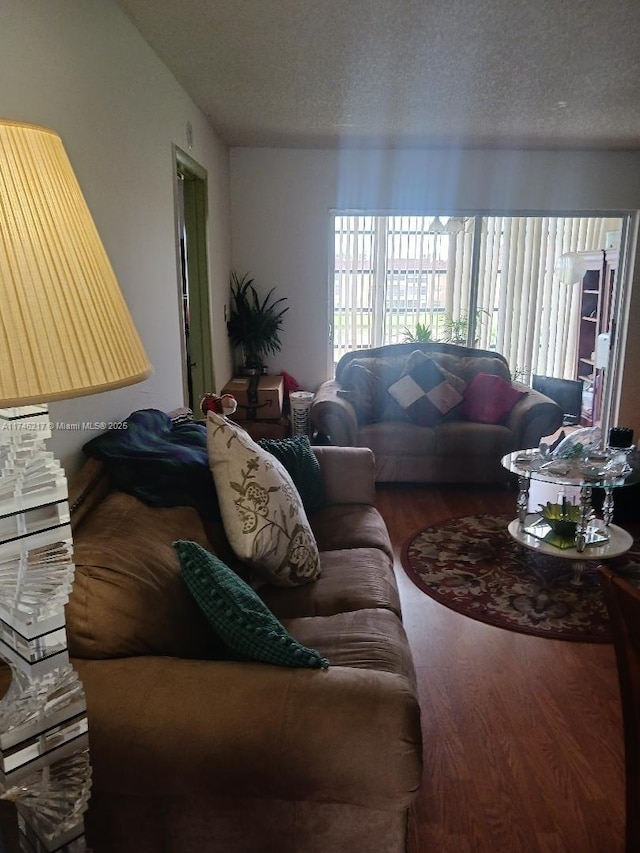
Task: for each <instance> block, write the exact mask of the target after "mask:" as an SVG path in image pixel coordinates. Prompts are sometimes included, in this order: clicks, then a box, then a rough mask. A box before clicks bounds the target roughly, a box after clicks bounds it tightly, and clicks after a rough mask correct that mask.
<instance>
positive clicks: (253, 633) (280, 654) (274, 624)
mask: <svg viewBox="0 0 640 853" xmlns="http://www.w3.org/2000/svg"><path fill="white" fill-rule="evenodd" d="M173 547H174V548H175V549H176V551H177V554H178V559H179V561H180V569H181V572H182V577H183V578H184V581H185V583H186V584H187V587H188V588H189V591H190V592H191V594H192V595H193V597H194V599H195V600H196V602H197V603H198V605H199V607H200V609H201V610H202V612H203V613H204V615H205V616H206V617H207V619H208V620H209V622H210V623H211V625H212V627H213V629H214V631H215V632H216V634H218V636H219V637H220V639H221V640H222V641H223V642H224V643H225V645H226V646H228V647H229V649H231V650H232V651H233V652H235V653H236V654H237V655H238V656H240V657H241V658H244V659H245V660H253V661H261V662H262V663H272V664H275V665H276V666H296V667H309V668H312V669H327V667H328V666H329V661H328V660H326V659H325V658H323V657H322V656H321V655H320V653H319V652H317V651H316V650H315V649H309V648H307V647H306V646H303V645H302V644H301V643H299V642H298V641H297V640H296V639H294V638H293V637H292V636H291V635H290V634H289V633H288V632H287V630H286V629H285V627H284V625H282V624H281V622H279V621H278V619H276V617H275V616H274V615H273V613H272V612H271V611H270V610H269V608H268V607H267V606H266V604H265V603H264V602H263V601H262V599H261V598H260V597H259V596H258V595H257V594H256V593H255V592H254V590H253V589H251V587H250V586H249V585H248V584H247V583H245V581H243V580H242V578H240V577H239V576H238V575H237V574H236V573H235V572H234V571H233V570H232V569H230V568H229V567H228V566H227V565H226V564H225V563H223V562H222V560H219V559H218V558H217V557H216V556H215V555H214V554H211V553H210V552H209V551H206V550H205V549H204V548H202V547H201V546H200V545H198V544H197V543H196V542H189V541H185V540H178V541H177V542H174V543H173Z"/></svg>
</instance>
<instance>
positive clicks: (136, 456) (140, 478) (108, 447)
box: [83, 409, 220, 519]
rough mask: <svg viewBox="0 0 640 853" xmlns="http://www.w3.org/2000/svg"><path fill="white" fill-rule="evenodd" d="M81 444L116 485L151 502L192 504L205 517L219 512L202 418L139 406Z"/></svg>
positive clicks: (209, 517)
mask: <svg viewBox="0 0 640 853" xmlns="http://www.w3.org/2000/svg"><path fill="white" fill-rule="evenodd" d="M125 424H126V428H125V426H124V425H125ZM83 450H84V452H85V453H86V454H87V456H91V457H93V458H95V459H100V460H101V461H102V462H104V463H105V465H106V467H107V470H108V472H109V476H110V478H111V482H112V484H113V486H114V487H115V488H116V489H119V490H120V491H123V492H126V493H127V494H130V495H134V496H135V497H137V498H139V499H140V500H141V501H144V502H145V503H147V504H150V505H151V506H165V507H166V506H192V507H195V509H197V510H198V512H199V513H200V514H201V515H202V516H203V517H205V518H207V519H215V518H219V517H220V510H219V508H218V498H217V495H216V489H215V485H214V482H213V477H212V476H211V472H210V470H209V462H208V459H207V430H206V427H205V426H204V425H202V424H198V423H195V422H193V421H187V422H183V423H174V422H173V421H172V420H171V418H170V417H169V416H168V415H167V414H165V412H161V411H159V410H158V409H141V410H140V411H137V412H133V414H131V415H129V417H128V418H127V419H126V421H124V422H123V428H122V429H111V430H109V431H108V432H106V433H103V434H102V435H99V436H97V437H96V438H93V439H91V441H88V442H87V443H86V444H85V445H84V447H83Z"/></svg>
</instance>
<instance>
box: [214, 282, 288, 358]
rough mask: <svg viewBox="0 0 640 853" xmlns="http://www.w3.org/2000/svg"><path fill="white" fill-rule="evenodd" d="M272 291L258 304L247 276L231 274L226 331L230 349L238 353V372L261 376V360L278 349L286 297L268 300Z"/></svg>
mask: <svg viewBox="0 0 640 853" xmlns="http://www.w3.org/2000/svg"><path fill="white" fill-rule="evenodd" d="M274 290H275V288H273V287H272V288H271V290H270V291H269V292H268V293H267V295H266V296H265V297H264V299H263V300H262V301H261V300H260V298H259V297H258V293H257V291H256V289H255V287H254V286H253V279H252V278H249V276H248V275H244V276H243V277H242V278H240V277H239V276H238V275H237V273H235V272H232V273H231V306H230V312H229V320H228V322H227V330H228V332H229V338H230V339H231V343H232V345H233V346H234V347H236V348H237V349H239V350H240V353H241V361H242V364H241V368H240V372H241V373H244V374H245V375H247V374H252V373H264V372H265V366H264V359H265V358H266V357H267V356H268V355H275V353H277V352H279V351H280V349H281V348H282V342H281V340H280V332H281V331H282V323H283V320H282V317H283V315H284V314H285V313H286V312H287V311H288V310H289V308H288V307H285V308H283V307H282V303H283V302H285V301H286V296H282V297H280V299H275V300H273V299H272V294H273V291H274Z"/></svg>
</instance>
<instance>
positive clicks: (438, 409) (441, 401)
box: [388, 350, 462, 426]
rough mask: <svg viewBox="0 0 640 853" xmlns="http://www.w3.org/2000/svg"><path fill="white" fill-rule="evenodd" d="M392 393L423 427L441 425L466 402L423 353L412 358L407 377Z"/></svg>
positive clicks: (400, 381)
mask: <svg viewBox="0 0 640 853" xmlns="http://www.w3.org/2000/svg"><path fill="white" fill-rule="evenodd" d="M451 378H452V379H454V377H451ZM457 381H459V380H457V379H454V382H457ZM388 391H389V394H390V395H391V396H392V397H393V398H394V399H395V400H396V401H397V403H398V404H399V405H400V407H401V408H402V409H404V410H405V411H406V412H407V414H408V415H409V417H410V418H411V420H412V421H413V422H414V423H416V424H418V425H419V426H433V425H435V424H437V423H439V422H440V421H441V420H442V418H443V416H444V415H446V414H447V413H448V412H450V411H451V410H452V409H453V408H455V406H457V405H458V403H461V402H462V394H461V393H460V391H458V390H456V388H455V387H454V385H453V384H452V383H451V382H449V381H448V379H447V376H446V375H445V372H444V371H443V370H442V369H441V368H440V367H438V365H437V364H436V363H435V361H434V360H433V359H432V358H430V357H429V356H428V355H426V354H425V353H423V352H421V351H420V350H416V352H414V353H412V354H411V355H410V356H409V358H408V359H407V362H406V365H405V369H404V371H403V375H402V376H401V377H400V379H398V380H397V381H396V382H394V383H393V384H392V385H390V386H389V388H388Z"/></svg>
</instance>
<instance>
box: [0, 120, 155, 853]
mask: <svg viewBox="0 0 640 853" xmlns="http://www.w3.org/2000/svg"><path fill="white" fill-rule="evenodd" d="M150 373H151V366H150V364H149V362H148V360H147V357H146V354H145V352H144V349H143V347H142V344H141V342H140V339H139V337H138V334H137V332H136V330H135V327H134V325H133V321H132V319H131V316H130V314H129V311H128V309H127V307H126V304H125V302H124V299H123V297H122V294H121V292H120V289H119V287H118V283H117V281H116V279H115V276H114V273H113V270H112V268H111V265H110V263H109V260H108V258H107V256H106V253H105V250H104V248H103V246H102V243H101V241H100V238H99V236H98V233H97V231H96V228H95V225H94V223H93V220H92V218H91V214H90V213H89V209H88V207H87V205H86V203H85V201H84V198H83V196H82V193H81V191H80V187H79V186H78V182H77V181H76V178H75V175H74V173H73V170H72V168H71V165H70V163H69V160H68V158H67V156H66V154H65V151H64V148H63V146H62V142H61V140H60V138H59V137H58V136H57V134H55V133H53V132H52V131H50V130H47V129H46V128H42V127H36V126H33V125H27V124H21V123H18V122H11V121H2V120H0V407H1V408H0V657H1V658H2V659H3V660H4V661H5V662H6V663H8V664H9V666H10V667H11V674H12V680H11V685H10V687H9V690H8V692H7V693H6V694H5V696H4V698H3V699H2V701H1V702H0V797H2V798H4V799H10V800H13V801H15V803H16V807H17V812H18V822H19V828H20V835H19V837H20V845H21V849H22V850H24V851H33V853H44V852H45V851H46V853H51V851H69V853H71V851H73V853H80V851H84V850H86V845H85V841H84V818H83V814H84V811H85V810H86V807H87V803H88V800H89V794H90V787H91V768H90V760H89V745H88V744H89V736H88V726H87V716H86V705H85V697H84V691H83V688H82V684H81V683H80V680H79V678H78V676H77V674H76V673H75V671H74V670H73V668H72V666H71V664H70V662H69V655H68V651H67V638H66V630H65V617H64V606H65V603H66V601H67V598H68V595H69V591H70V590H71V585H72V582H73V573H74V564H73V545H72V536H71V527H70V517H69V505H68V502H67V482H66V478H65V475H64V472H63V470H62V468H61V467H60V465H59V464H58V463H57V461H56V460H55V459H54V458H53V455H52V454H51V453H50V452H49V451H47V449H46V444H45V442H46V439H47V438H48V437H50V434H51V429H52V426H53V427H54V428H55V425H52V424H51V423H50V421H49V415H48V410H47V406H46V404H47V403H48V402H50V401H52V400H64V399H67V398H71V397H78V396H82V395H85V394H93V393H98V392H100V391H108V390H110V389H114V388H119V387H122V386H125V385H130V384H132V383H134V382H140V381H141V380H143V379H145V378H146V377H147V376H149V375H150Z"/></svg>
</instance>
